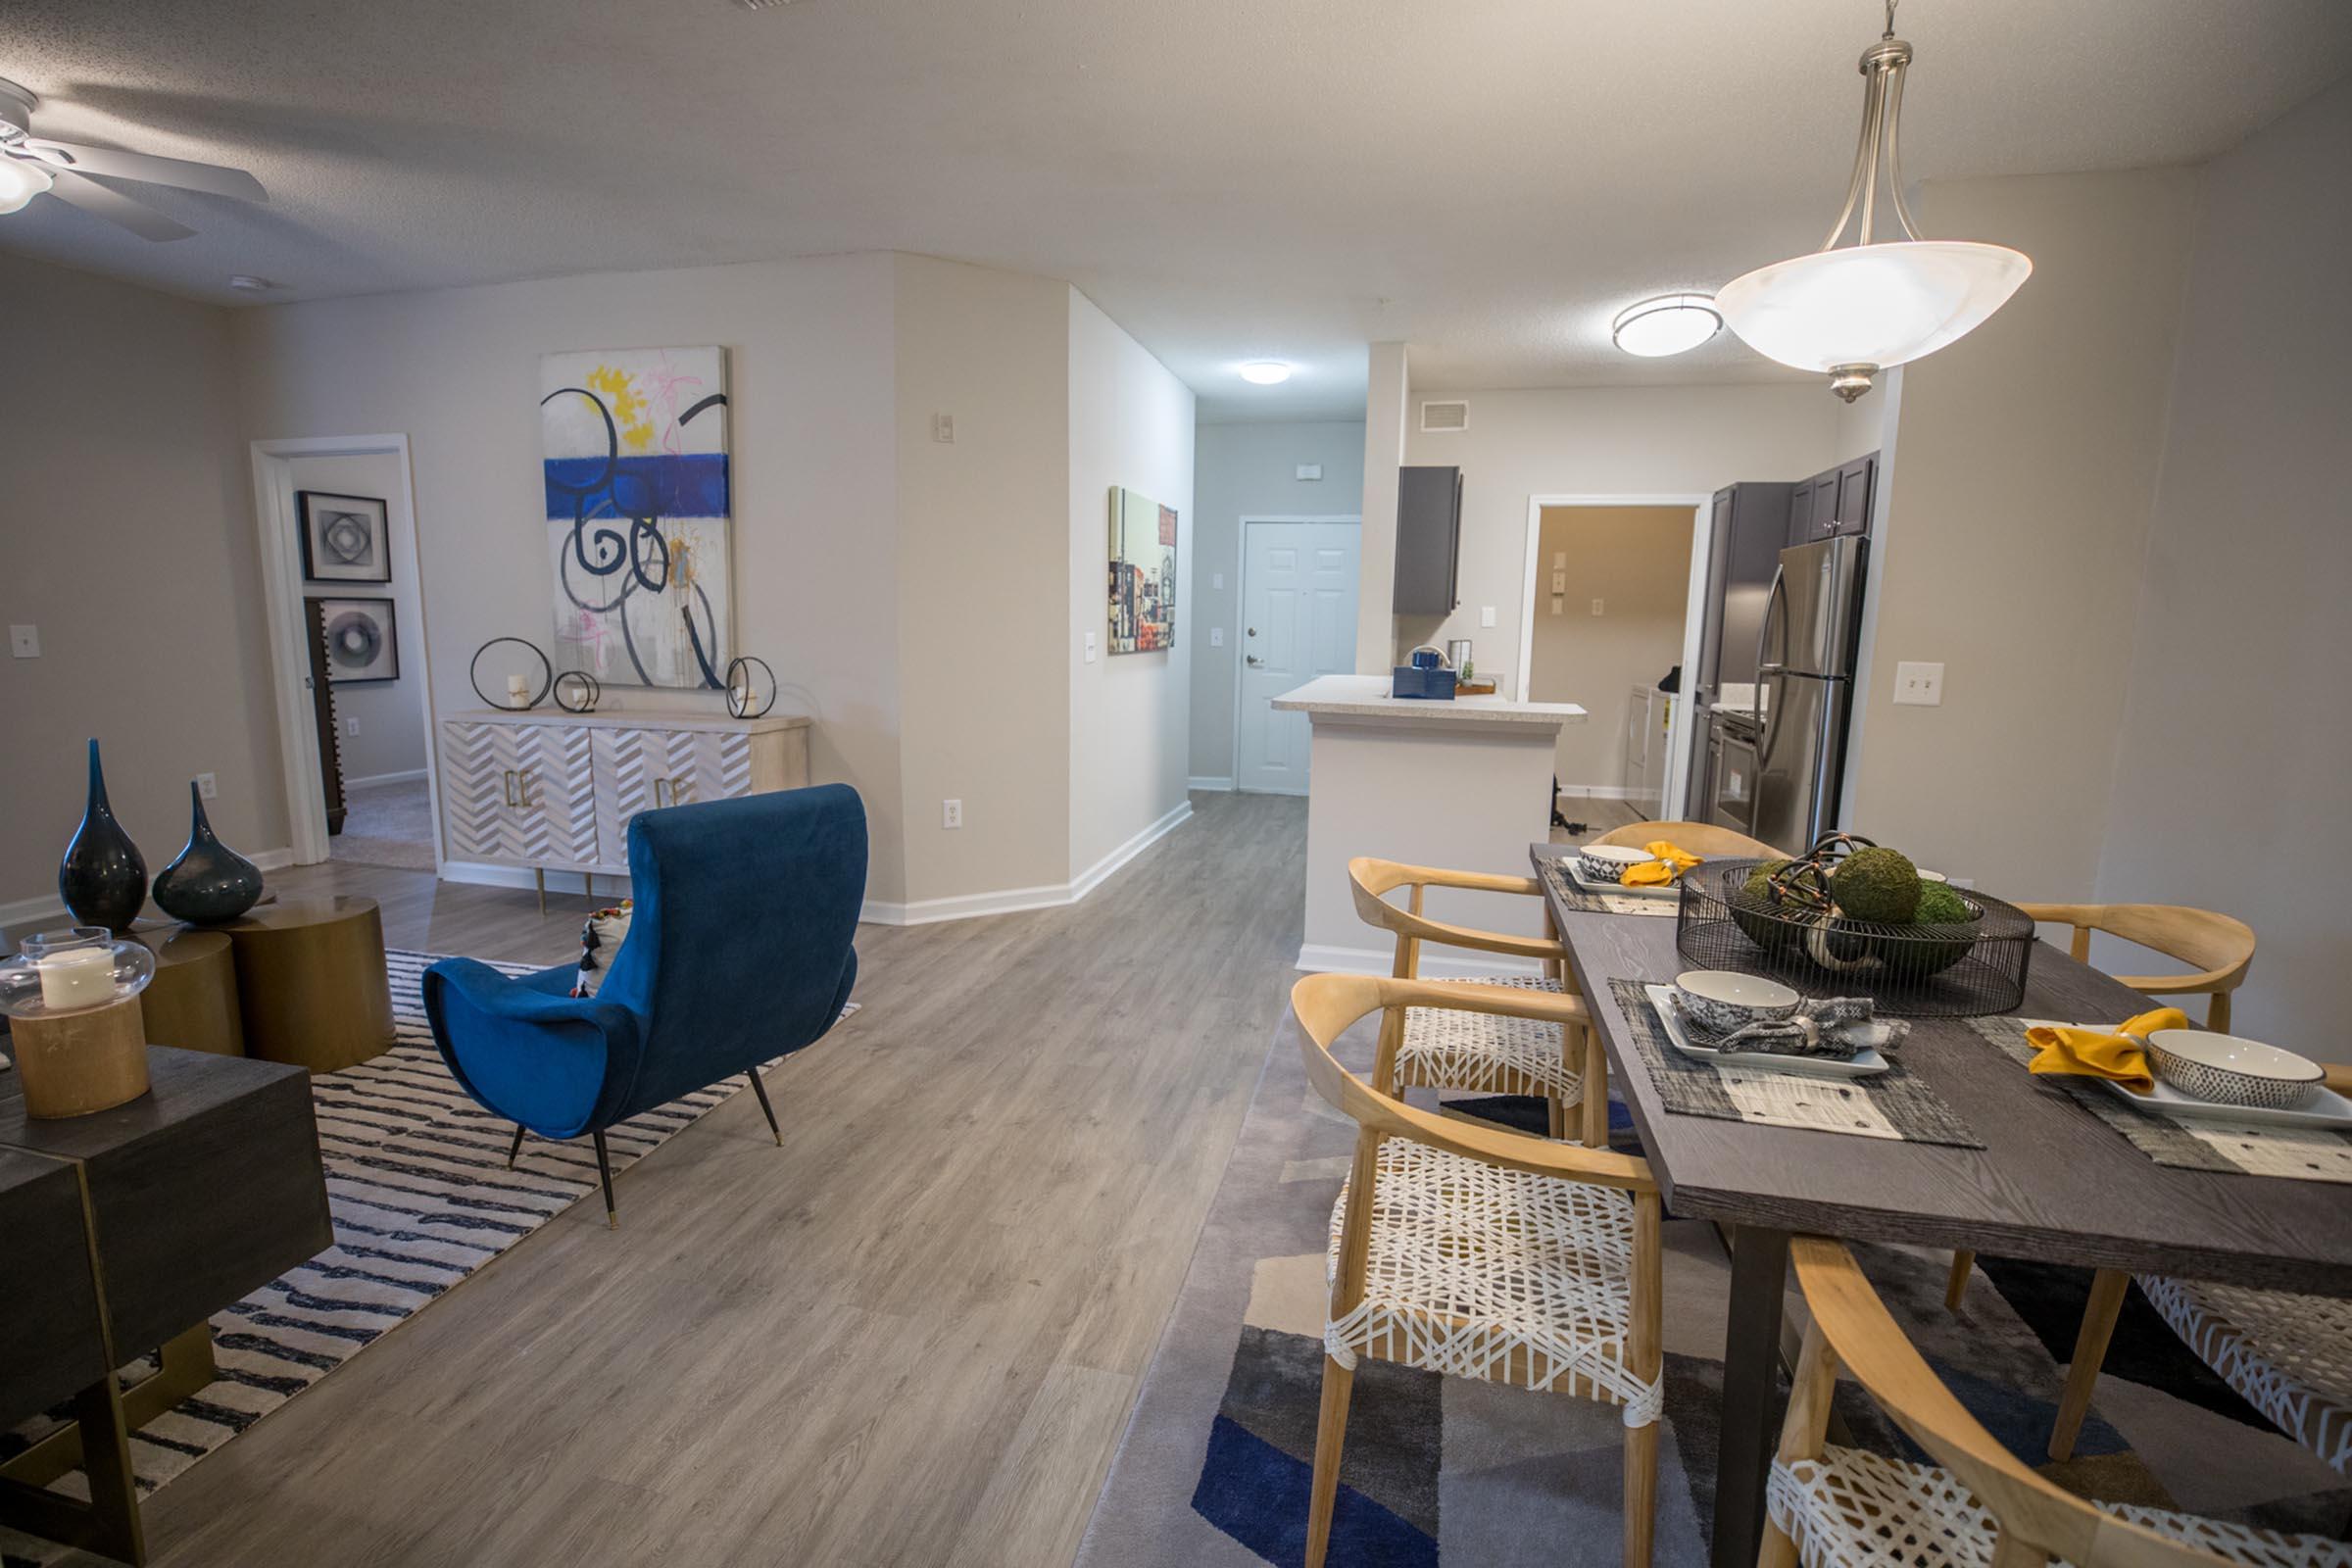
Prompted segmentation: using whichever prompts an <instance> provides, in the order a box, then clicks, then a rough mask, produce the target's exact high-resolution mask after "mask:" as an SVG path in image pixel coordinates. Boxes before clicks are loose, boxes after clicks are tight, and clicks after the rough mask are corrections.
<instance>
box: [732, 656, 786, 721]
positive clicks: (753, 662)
mask: <svg viewBox="0 0 2352 1568" xmlns="http://www.w3.org/2000/svg"><path fill="white" fill-rule="evenodd" d="M754 669H757V670H759V672H760V674H761V675H764V676H765V677H767V695H766V697H764V698H761V697H760V695H759V686H758V684H757V682H756V681H755V679H754V677H753V674H752V671H753V670H754ZM775 706H776V672H775V671H774V670H772V669H770V668H768V667H767V661H766V660H764V659H754V658H752V657H751V656H750V655H748V654H747V655H745V656H744V657H742V658H740V659H735V660H731V661H729V662H728V664H727V711H728V713H730V714H731V715H733V716H734V717H736V718H763V717H765V716H766V714H767V711H768V710H769V709H771V708H773V707H775Z"/></svg>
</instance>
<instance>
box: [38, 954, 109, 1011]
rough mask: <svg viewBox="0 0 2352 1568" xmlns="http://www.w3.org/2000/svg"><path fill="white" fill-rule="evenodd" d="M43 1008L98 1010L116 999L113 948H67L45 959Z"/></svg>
mask: <svg viewBox="0 0 2352 1568" xmlns="http://www.w3.org/2000/svg"><path fill="white" fill-rule="evenodd" d="M38 967H39V969H40V971H41V1005H42V1006H44V1007H46V1008H48V1009H49V1010H50V1011H52V1012H66V1011H70V1010H72V1009H73V1008H77V1007H95V1006H97V1005H100V1004H102V1003H107V1002H112V1001H114V1000H115V955H114V950H112V949H111V948H68V949H67V950H66V951H65V952H63V953H52V954H48V955H46V956H43V957H42V958H41V960H40V963H39V965H38Z"/></svg>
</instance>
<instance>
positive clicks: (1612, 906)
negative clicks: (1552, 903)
mask: <svg viewBox="0 0 2352 1568" xmlns="http://www.w3.org/2000/svg"><path fill="white" fill-rule="evenodd" d="M1544 880H1545V881H1547V882H1549V883H1550V884H1551V891H1552V892H1553V893H1554V894H1556V895H1557V896H1558V897H1559V901H1560V903H1561V904H1562V905H1564V906H1565V907H1567V908H1569V909H1570V910H1571V911H1573V912H1575V913H1577V914H1648V915H1661V914H1662V915H1664V916H1666V917H1667V918H1668V919H1672V918H1673V917H1674V914H1675V911H1676V910H1677V909H1678V908H1680V907H1681V906H1682V901H1681V900H1680V899H1661V898H1657V897H1654V896H1651V895H1646V894H1641V893H1587V892H1586V891H1585V890H1584V889H1583V888H1580V887H1578V886H1577V885H1576V878H1574V877H1572V876H1570V875H1569V874H1568V862H1567V861H1566V860H1565V859H1551V860H1546V861H1544Z"/></svg>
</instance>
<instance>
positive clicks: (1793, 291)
mask: <svg viewBox="0 0 2352 1568" xmlns="http://www.w3.org/2000/svg"><path fill="white" fill-rule="evenodd" d="M2033 270H2034V263H2033V262H2032V261H2031V260H2029V259H2028V258H2027V257H2026V255H2025V254H2024V253H2023V252H2022V251H2013V250H2011V249H2009V247H2007V246H2006V245H1984V244H1979V243H1977V242H1975V241H1972V240H1957V239H1914V240H1897V241H1893V242H1891V243H1884V244H1878V245H1849V246H1847V247H1846V248H1845V249H1843V250H1836V251H1816V252H1814V253H1813V254H1812V255H1810V256H1799V257H1796V258H1795V259H1794V260H1792V261H1786V262H1775V263H1773V264H1772V265H1771V266H1770V267H1759V268H1757V269H1756V270H1754V271H1752V272H1749V273H1747V274H1746V275H1745V276H1743V277H1736V278H1734V279H1732V281H1731V282H1729V283H1727V284H1725V285H1724V286H1723V288H1722V290H1721V291H1720V292H1719V293H1717V294H1716V296H1715V308H1716V309H1717V310H1719V311H1721V312H1722V313H1723V319H1724V320H1725V321H1726V322H1727V323H1729V324H1730V326H1731V329H1732V330H1733V331H1735V332H1737V333H1739V334H1740V340H1741V341H1743V342H1744V343H1746V344H1747V346H1748V347H1749V348H1751V349H1754V350H1755V351H1756V352H1757V353H1758V354H1761V355H1763V356H1764V357H1765V358H1766V359H1770V360H1778V361H1780V362H1781V363H1782V364H1783V365H1791V366H1794V367H1795V368H1798V369H1800V370H1819V371H1823V372H1825V373H1826V372H1829V371H1834V370H1837V369H1838V368H1841V367H1845V366H1856V365H1859V366H1871V367H1875V368H1881V369H1884V368H1887V367H1889V366H1895V365H1903V364H1907V363H1909V362H1910V361H1912V360H1916V359H1918V358H1919V357H1920V356H1921V355H1923V354H1933V353H1935V352H1936V350H1937V349H1939V348H1942V347H1943V346H1944V345H1946V344H1948V343H1952V342H1955V341H1957V340H1958V339H1960V338H1961V337H1964V336H1966V335H1967V334H1968V333H1969V332H1971V331H1973V330H1974V329H1975V328H1977V327H1978V326H1981V325H1982V324H1984V321H1985V318H1987V317H1989V316H1990V315H1992V313H1993V312H1995V311H1997V310H1999V309H2000V308H2001V307H2002V306H2003V305H2006V304H2007V303H2008V302H2009V296H2010V295H2012V294H2014V293H2016V292H2017V290H2018V285H2019V284H2021V283H2023V282H2025V280H2026V278H2027V276H2028V274H2030V273H2031V272H2032V271H2033Z"/></svg>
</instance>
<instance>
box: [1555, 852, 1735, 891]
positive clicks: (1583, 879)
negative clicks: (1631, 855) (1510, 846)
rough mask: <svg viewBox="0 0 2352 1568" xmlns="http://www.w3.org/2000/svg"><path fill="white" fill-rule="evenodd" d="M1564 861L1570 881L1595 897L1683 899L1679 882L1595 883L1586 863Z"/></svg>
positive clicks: (1564, 859)
mask: <svg viewBox="0 0 2352 1568" xmlns="http://www.w3.org/2000/svg"><path fill="white" fill-rule="evenodd" d="M1562 860H1563V861H1564V863H1565V864H1566V865H1567V867H1568V880H1569V881H1571V882H1574V883H1575V884H1576V885H1577V886H1578V887H1580V888H1582V889H1584V890H1585V891H1586V892H1587V893H1591V894H1594V895H1599V894H1605V893H1622V894H1624V895H1625V896H1626V897H1627V898H1629V899H1673V898H1679V897H1681V893H1680V891H1679V889H1680V887H1681V884H1680V883H1679V882H1669V883H1667V884H1665V885H1664V886H1663V887H1658V886H1634V885H1632V884H1628V883H1624V882H1595V881H1593V879H1592V878H1591V877H1589V876H1587V875H1585V866H1584V862H1583V861H1582V860H1579V859H1578V858H1576V857H1575V856H1573V855H1570V856H1564V857H1562ZM1699 863H1700V864H1701V865H1703V864H1705V863H1706V862H1705V861H1703V860H1702V861H1700V862H1699ZM1697 869H1698V866H1696V865H1694V866H1692V867H1691V871H1695V870H1697ZM1691 871H1685V872H1684V873H1683V875H1684V876H1689V875H1690V874H1691Z"/></svg>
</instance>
